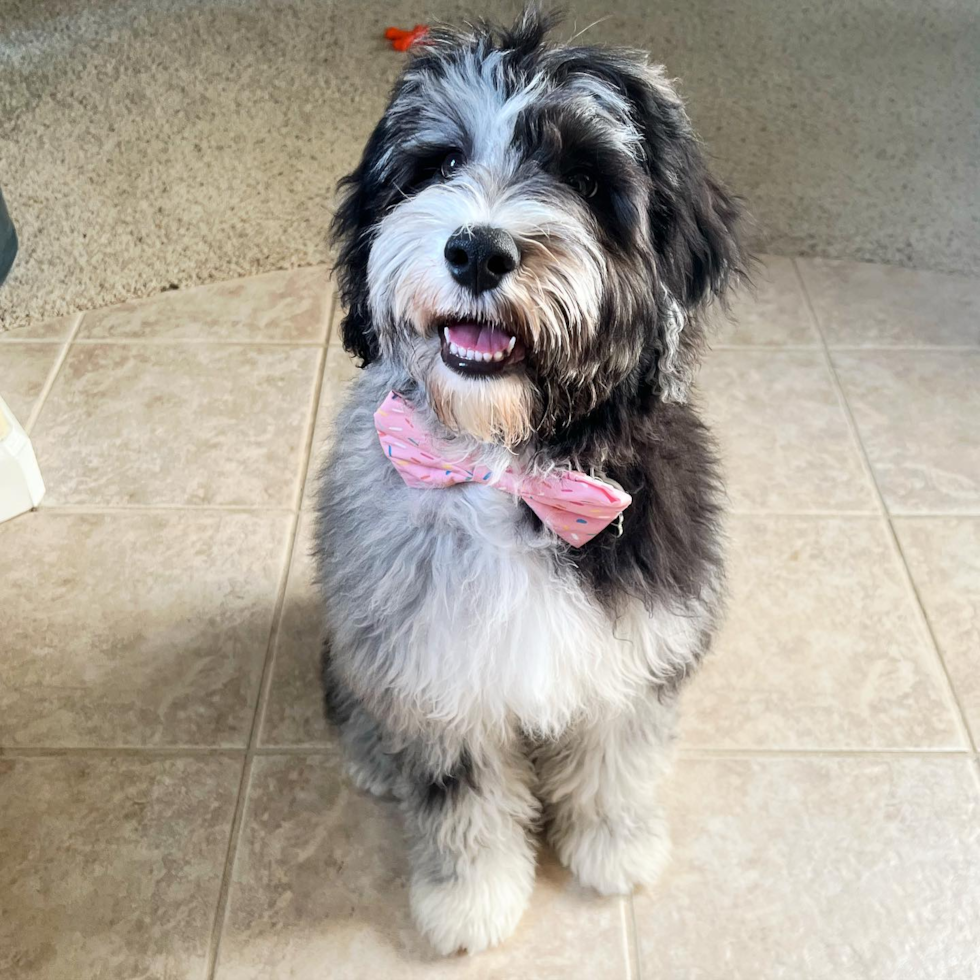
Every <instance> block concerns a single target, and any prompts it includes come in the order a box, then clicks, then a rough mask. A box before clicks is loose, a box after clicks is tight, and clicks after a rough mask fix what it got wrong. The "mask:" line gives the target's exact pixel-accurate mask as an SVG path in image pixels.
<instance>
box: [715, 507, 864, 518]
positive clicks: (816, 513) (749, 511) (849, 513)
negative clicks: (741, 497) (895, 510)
mask: <svg viewBox="0 0 980 980" xmlns="http://www.w3.org/2000/svg"><path fill="white" fill-rule="evenodd" d="M725 513H726V514H727V515H728V516H731V517H766V518H775V519H777V520H778V519H779V518H785V517H789V518H797V517H812V518H814V519H820V518H824V517H853V518H858V519H861V518H863V519H865V520H866V519H868V518H874V517H878V511H877V510H817V509H814V510H769V509H766V508H754V507H728V508H726V510H725Z"/></svg>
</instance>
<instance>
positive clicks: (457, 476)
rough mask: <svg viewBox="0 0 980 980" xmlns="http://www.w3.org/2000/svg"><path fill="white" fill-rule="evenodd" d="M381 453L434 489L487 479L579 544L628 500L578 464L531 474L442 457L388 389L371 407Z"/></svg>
mask: <svg viewBox="0 0 980 980" xmlns="http://www.w3.org/2000/svg"><path fill="white" fill-rule="evenodd" d="M374 425H375V428H376V429H377V430H378V439H379V441H380V442H381V447H382V449H383V450H384V453H385V455H386V456H387V457H388V459H389V461H390V462H391V464H392V466H394V467H395V470H396V471H397V472H398V474H399V476H401V478H402V479H403V480H404V481H405V483H406V484H407V485H408V486H410V487H413V488H416V489H422V490H426V489H428V490H439V489H445V488H447V487H451V486H455V485H456V484H458V483H488V484H491V485H492V486H493V487H494V488H496V489H497V490H500V491H502V492H504V493H509V494H513V495H514V496H516V497H520V498H521V500H523V501H524V502H525V503H526V504H527V505H528V507H530V508H531V510H533V511H534V513H535V514H537V515H538V517H539V518H540V519H541V521H542V523H543V524H545V525H546V526H547V527H548V528H550V529H551V530H552V531H554V533H555V534H557V535H558V537H560V538H561V539H562V540H564V541H567V542H568V543H569V544H570V545H572V546H573V547H576V548H580V547H581V546H582V545H584V544H586V543H587V542H588V541H591V540H592V538H594V537H595V536H596V535H597V534H598V533H599V532H600V531H602V530H603V529H604V528H606V527H608V526H609V524H610V523H612V521H614V520H615V519H616V518H617V517H618V516H619V515H620V514H621V513H622V512H623V511H624V510H626V508H627V507H629V505H630V504H631V503H632V498H631V497H630V495H629V494H628V493H626V492H625V491H624V490H620V489H619V487H615V486H613V485H612V484H610V483H606V482H605V481H603V480H597V479H596V478H595V477H591V476H588V475H586V474H585V473H581V472H579V471H578V470H560V471H557V472H555V473H553V474H549V475H548V476H531V475H528V474H525V473H521V472H520V471H519V470H518V469H517V468H515V467H513V466H508V467H507V468H506V469H505V470H504V471H503V472H501V473H498V474H495V473H494V472H493V471H492V470H490V469H488V468H487V467H486V466H482V465H480V464H478V463H475V462H472V461H469V460H466V459H464V460H462V461H458V460H450V459H446V458H445V457H444V455H443V454H442V453H441V452H440V448H439V446H438V444H437V442H436V440H435V439H434V438H433V436H432V435H431V434H430V433H429V432H428V431H427V430H426V429H425V427H424V426H422V425H421V424H419V423H418V422H417V420H416V414H415V409H414V408H413V406H412V405H411V404H410V403H409V402H407V401H406V400H405V399H404V398H403V397H402V396H401V395H399V394H398V393H397V392H394V391H391V392H389V393H388V396H387V397H386V398H385V400H384V401H383V402H382V403H381V406H380V407H379V408H378V410H377V411H376V412H375V413H374Z"/></svg>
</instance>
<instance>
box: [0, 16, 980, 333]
mask: <svg viewBox="0 0 980 980" xmlns="http://www.w3.org/2000/svg"><path fill="white" fill-rule="evenodd" d="M565 6H566V8H567V9H569V16H568V33H571V32H572V30H573V25H574V26H575V27H583V26H585V25H586V24H588V23H591V22H592V21H593V20H595V19H596V18H598V17H601V16H603V15H609V16H608V19H607V20H605V21H604V22H603V23H601V24H599V25H597V26H596V27H594V28H593V29H592V30H591V31H590V33H589V37H591V38H594V39H595V40H602V41H613V42H628V43H632V44H634V45H638V46H644V47H647V48H649V49H650V50H651V51H653V53H654V54H655V56H656V57H657V58H658V59H660V60H662V61H664V62H665V63H666V64H667V66H668V68H669V70H670V72H671V73H672V74H673V75H675V76H678V77H680V78H681V79H682V81H683V89H684V91H685V93H686V94H687V95H688V97H689V99H690V102H691V109H692V115H693V116H694V118H695V123H696V125H697V126H698V128H699V129H700V130H701V132H702V134H703V135H704V137H705V139H706V141H707V142H708V144H709V147H710V149H711V151H712V153H713V155H714V158H715V160H716V164H717V169H718V170H719V171H720V172H721V173H722V175H723V176H724V177H726V178H727V179H728V180H729V182H730V183H731V184H732V185H733V186H734V187H735V188H736V189H737V190H738V191H740V192H741V193H742V194H743V195H744V196H745V197H746V198H747V199H748V201H749V203H750V206H751V208H752V210H753V212H754V214H755V215H756V217H757V219H758V222H759V225H760V228H761V229H762V231H763V233H764V234H765V237H766V247H767V248H768V249H769V250H770V251H775V252H782V253H800V254H807V255H812V254H819V255H827V256H836V257H848V258H857V259H867V260H872V261H881V262H890V263H896V264H905V265H913V266H917V267H922V268H933V269H941V270H945V271H971V270H975V269H976V268H977V267H978V266H980V241H978V238H980V236H978V229H980V115H978V106H980V13H978V10H980V8H978V7H977V4H976V2H975V0H931V2H927V3H924V2H921V0H892V2H890V3H885V2H882V0H830V2H821V3H813V4H807V5H801V6H799V7H797V5H795V4H784V3H782V2H781V0H744V2H739V3H734V2H730V0H729V2H726V0H702V2H697V0H657V2H652V0H615V2H613V0H601V2H594V0H593V2H583V0H573V2H571V3H566V4H565ZM479 7H480V5H479V4H476V3H472V2H471V3H454V2H452V0H435V2H432V0H415V2H407V0H401V2H396V3H391V4H382V3H380V2H370V3H347V4H344V3H339V2H327V0H134V2H125V3H124V2H121V0H0V185H2V187H3V192H4V194H5V196H6V197H7V200H8V204H9V207H10V211H11V213H12V215H13V217H14V220H15V222H16V224H17V226H18V230H19V233H20V238H21V242H22V253H21V256H20V258H19V260H18V263H17V265H16V266H15V271H14V273H13V275H12V277H11V279H10V280H9V282H8V284H7V285H6V286H5V287H4V288H3V289H0V329H2V328H4V327H12V326H17V325H20V324H23V323H26V322H29V321H32V320H38V319H44V318H49V317H53V316H57V315H59V314H63V313H67V312H70V311H72V310H76V309H88V308H93V307H98V306H102V305H106V304H109V303H114V302H117V301H120V300H124V299H128V298H131V297H136V296H143V295H148V294H152V293H155V292H158V291H160V290H164V289H169V288H174V287H185V286H189V285H192V284H196V283H201V282H208V281H212V280H218V279H227V278H231V277H234V276H240V275H245V274H249V273H254V272H259V271H264V270H271V269H278V268H287V267H291V266H297V265H306V264H310V263H315V262H321V261H324V260H325V259H326V258H327V254H328V253H327V247H326V243H325V239H324V236H325V229H326V225H327V222H328V218H329V213H330V207H331V201H332V188H333V184H334V182H335V180H336V178H337V177H338V176H339V175H340V174H341V173H342V172H344V171H345V170H346V169H347V168H349V167H350V166H351V164H352V163H353V162H354V160H355V158H356V155H357V152H358V148H359V146H360V144H361V143H362V142H363V140H364V138H365V137H366V135H367V134H368V132H369V130H370V127H371V125H372V123H373V122H374V120H375V119H376V117H377V116H378V114H379V113H380V111H381V109H382V107H383V104H384V95H385V92H386V90H387V88H388V86H389V84H390V82H391V80H392V78H393V76H394V74H395V73H396V71H397V69H398V67H399V64H400V63H401V58H402V56H400V55H397V54H395V53H392V52H389V51H387V50H385V47H384V45H383V42H382V41H381V40H380V33H381V31H382V30H383V28H384V27H385V26H386V25H388V24H399V25H406V26H409V25H411V24H413V23H414V22H415V21H418V20H426V19H430V18H434V17H437V16H439V17H456V18H459V17H462V16H463V15H464V14H467V13H472V12H473V10H474V9H477V8H479ZM515 7H516V4H514V3H503V4H498V3H492V4H490V5H488V6H487V5H484V7H483V9H484V10H488V9H490V10H491V11H498V10H499V11H503V12H506V13H507V14H508V15H509V14H510V13H511V12H512V11H513V10H514V9H515Z"/></svg>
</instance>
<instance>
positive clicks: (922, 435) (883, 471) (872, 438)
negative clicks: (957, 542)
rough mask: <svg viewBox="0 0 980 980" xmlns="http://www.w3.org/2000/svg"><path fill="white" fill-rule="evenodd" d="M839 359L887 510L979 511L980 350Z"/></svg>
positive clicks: (836, 359) (837, 356)
mask: <svg viewBox="0 0 980 980" xmlns="http://www.w3.org/2000/svg"><path fill="white" fill-rule="evenodd" d="M833 358H834V363H835V364H836V365H837V370H838V373H839V375H840V379H841V383H842V385H843V388H844V393H845V395H846V397H847V400H848V402H849V403H850V406H851V410H852V412H853V413H854V419H855V422H856V423H857V427H858V431H859V433H860V436H861V441H862V442H863V443H864V447H865V450H866V451H867V454H868V458H869V459H870V460H871V465H872V467H873V468H874V471H875V476H876V478H877V480H878V485H879V487H880V488H881V492H882V495H883V496H884V498H885V503H886V504H887V505H888V507H889V509H890V510H891V511H892V512H894V513H928V512H936V513H956V512H964V513H970V514H980V351H977V352H976V353H973V352H963V351H959V352H956V353H954V352H951V351H950V352H941V351H867V352H860V353H857V352H851V353H844V352H840V351H837V352H835V353H834V355H833Z"/></svg>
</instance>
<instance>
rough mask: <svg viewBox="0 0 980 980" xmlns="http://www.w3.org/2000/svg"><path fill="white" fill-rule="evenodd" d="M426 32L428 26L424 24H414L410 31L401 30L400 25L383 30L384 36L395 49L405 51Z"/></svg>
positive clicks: (427, 31)
mask: <svg viewBox="0 0 980 980" xmlns="http://www.w3.org/2000/svg"><path fill="white" fill-rule="evenodd" d="M428 33H429V28H428V26H427V25H426V24H416V25H415V26H414V27H413V28H412V29H411V30H410V31H403V30H402V29H401V28H400V27H389V28H388V30H386V31H385V37H386V38H387V39H388V40H389V41H391V46H392V47H393V48H394V49H395V50H396V51H407V50H408V49H409V48H410V47H411V46H412V45H413V44H417V43H418V42H419V41H421V40H422V38H424V37H425V35H426V34H428Z"/></svg>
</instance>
